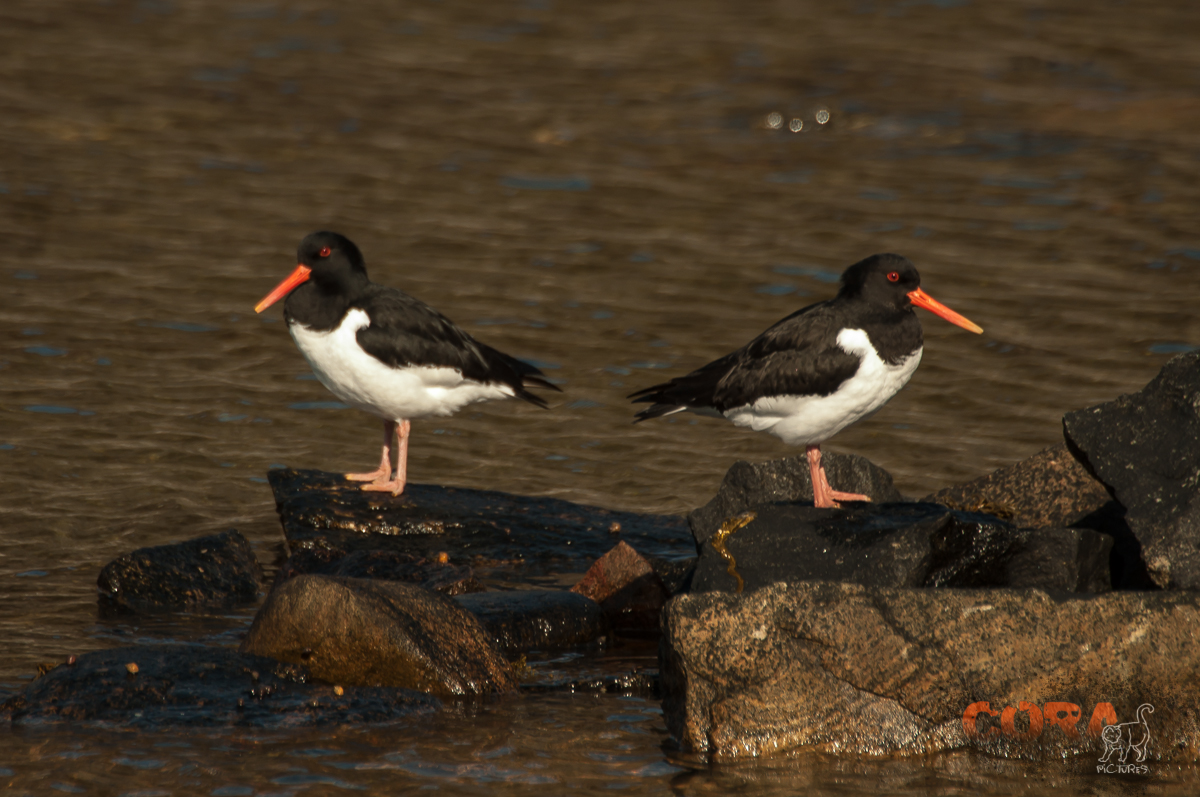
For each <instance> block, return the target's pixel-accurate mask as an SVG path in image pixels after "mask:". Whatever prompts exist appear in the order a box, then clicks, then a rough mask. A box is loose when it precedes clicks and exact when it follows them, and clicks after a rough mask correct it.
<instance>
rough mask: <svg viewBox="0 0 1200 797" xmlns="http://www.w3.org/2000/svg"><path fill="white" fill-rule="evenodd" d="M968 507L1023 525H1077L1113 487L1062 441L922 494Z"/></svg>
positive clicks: (953, 505)
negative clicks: (1081, 462) (1029, 455)
mask: <svg viewBox="0 0 1200 797" xmlns="http://www.w3.org/2000/svg"><path fill="white" fill-rule="evenodd" d="M922 500H923V501H927V502H931V503H935V504H943V505H945V506H948V507H950V508H951V509H961V510H963V511H965V512H982V513H985V514H988V515H995V516H996V517H998V518H1001V519H1003V520H1007V521H1008V522H1009V523H1012V524H1013V525H1014V526H1017V527H1019V528H1027V529H1036V528H1063V527H1066V526H1073V525H1075V524H1076V522H1078V521H1079V520H1082V519H1083V518H1085V517H1087V516H1088V515H1090V514H1092V513H1093V512H1095V511H1096V510H1098V509H1100V508H1101V507H1102V506H1104V505H1105V504H1107V503H1108V502H1109V501H1111V500H1112V496H1110V495H1109V494H1108V490H1107V489H1105V487H1104V485H1103V484H1101V483H1100V482H1098V481H1097V480H1096V479H1095V477H1093V476H1092V474H1090V473H1089V472H1088V470H1087V468H1085V467H1083V466H1082V465H1080V464H1079V462H1078V461H1076V459H1075V457H1073V456H1071V452H1070V451H1068V450H1067V447H1066V445H1065V444H1063V443H1059V444H1058V445H1055V446H1051V447H1050V448H1047V449H1044V450H1042V451H1039V452H1038V453H1037V454H1034V455H1033V456H1032V457H1030V458H1029V459H1026V460H1023V461H1021V462H1018V463H1017V464H1015V465H1010V466H1008V467H1006V468H1000V469H999V470H997V471H994V472H993V473H990V474H988V475H987V476H983V477H981V478H978V479H975V480H974V481H970V482H967V483H965V484H956V485H954V486H953V487H947V488H945V489H944V490H939V491H937V492H936V493H933V494H932V495H929V496H927V497H925V498H923V499H922Z"/></svg>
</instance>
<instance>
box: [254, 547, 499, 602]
mask: <svg viewBox="0 0 1200 797" xmlns="http://www.w3.org/2000/svg"><path fill="white" fill-rule="evenodd" d="M438 559H439V560H442V559H445V560H446V561H432V562H431V561H429V560H427V559H425V558H424V557H421V556H417V555H415V554H410V553H404V552H402V551H368V550H358V551H353V552H347V551H346V550H345V549H342V548H334V547H332V546H330V545H328V544H327V543H325V541H324V540H316V541H311V543H310V544H301V545H300V546H298V547H297V549H296V550H295V551H294V552H293V553H292V555H291V556H289V557H288V558H287V560H286V561H285V562H284V563H283V565H282V566H281V567H280V568H279V572H278V574H277V575H276V577H275V585H276V586H278V585H279V584H282V583H283V582H284V581H287V580H288V579H292V578H295V577H296V576H299V575H304V574H312V575H321V576H345V577H346V578H378V579H383V580H385V581H407V582H409V583H410V584H417V585H419V586H422V587H424V588H425V589H432V590H436V591H438V592H444V593H446V594H447V595H463V594H466V593H468V592H482V591H483V590H484V589H486V587H484V586H483V584H482V583H480V581H479V579H477V578H476V577H475V573H474V571H473V570H472V569H471V568H470V567H467V566H466V565H453V564H450V563H449V561H448V559H449V557H448V556H447V555H445V554H442V555H440V556H439V557H438Z"/></svg>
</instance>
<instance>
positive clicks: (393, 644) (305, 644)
mask: <svg viewBox="0 0 1200 797" xmlns="http://www.w3.org/2000/svg"><path fill="white" fill-rule="evenodd" d="M241 650H242V652H244V653H252V654H255V655H259V656H269V657H271V658H273V659H278V660H279V661H286V662H292V663H296V664H303V665H304V666H305V667H307V668H308V670H309V672H310V673H311V674H312V675H313V677H315V678H320V679H321V680H324V681H328V682H329V683H336V684H344V685H354V686H399V687H404V688H407V689H416V690H418V691H422V692H429V693H432V694H436V695H441V696H458V695H482V694H488V693H493V692H509V691H512V690H515V689H516V688H517V681H516V678H515V677H514V675H513V673H512V670H511V668H510V667H509V665H508V663H507V662H506V661H505V660H504V659H503V658H502V657H501V656H500V655H499V654H498V653H497V652H496V650H495V648H494V647H492V645H491V643H490V642H489V641H488V638H487V635H486V633H485V632H484V630H483V628H482V627H481V626H480V625H479V622H478V621H477V620H476V619H475V617H474V616H472V615H471V614H470V613H469V612H467V611H465V610H464V609H463V608H461V607H460V606H459V605H458V604H457V603H455V602H454V601H453V600H452V599H450V598H447V597H446V596H445V595H442V594H440V593H437V592H433V591H430V590H427V589H422V588H421V587H417V586H414V585H411V584H405V583H402V582H397V581H372V580H367V579H358V578H337V577H331V576H315V575H302V576H297V577H296V578H294V579H291V580H290V581H287V582H285V583H284V584H282V585H280V586H279V587H277V588H276V589H274V590H272V592H271V594H270V595H268V596H267V600H266V602H265V603H264V604H263V607H262V609H261V610H259V613H258V616H256V617H255V618H254V624H253V625H251V627H250V630H249V632H248V633H247V634H246V639H245V640H244V641H243V642H242V647H241Z"/></svg>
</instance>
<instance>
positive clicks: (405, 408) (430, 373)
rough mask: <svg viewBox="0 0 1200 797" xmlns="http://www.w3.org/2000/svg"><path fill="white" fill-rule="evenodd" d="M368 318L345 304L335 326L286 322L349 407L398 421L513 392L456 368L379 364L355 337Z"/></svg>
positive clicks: (314, 365) (310, 360) (442, 412)
mask: <svg viewBox="0 0 1200 797" xmlns="http://www.w3.org/2000/svg"><path fill="white" fill-rule="evenodd" d="M370 323H371V321H370V318H369V317H368V316H367V314H366V313H365V312H363V311H362V310H351V311H350V312H348V313H346V317H345V318H344V319H343V320H342V323H341V325H340V326H338V327H337V328H336V329H333V330H330V331H328V332H317V331H314V330H311V329H308V328H307V327H305V326H303V325H302V324H298V323H295V322H292V323H291V324H288V331H289V332H291V333H292V340H294V341H296V346H297V348H299V349H300V353H301V354H303V355H304V359H305V360H307V361H308V364H309V367H311V368H312V371H313V374H315V375H316V377H317V379H318V380H320V382H321V384H323V385H324V386H325V387H327V388H329V391H330V392H331V393H333V395H335V396H337V397H338V398H339V399H341V400H342V401H344V402H345V403H347V404H349V405H350V406H351V407H355V408H357V409H360V410H363V411H364V412H369V413H371V414H372V415H377V416H379V417H380V418H383V419H385V420H389V421H403V420H413V419H415V418H425V417H428V416H430V415H451V414H453V413H455V412H457V411H458V410H460V409H462V408H463V407H465V406H466V405H468V404H474V403H475V402H477V401H487V400H488V399H499V398H510V397H511V396H512V395H513V391H512V388H510V387H509V386H508V385H502V384H483V383H480V382H475V381H473V380H470V379H467V378H465V377H464V376H463V375H462V372H461V371H459V370H458V369H456V368H444V367H433V366H403V367H400V368H392V367H391V366H388V365H385V364H384V363H382V362H380V361H379V360H377V359H375V358H374V357H372V356H371V355H369V354H367V353H366V352H365V351H363V350H362V348H361V347H360V346H359V345H358V340H357V339H356V337H355V335H356V334H357V333H358V330H360V329H363V328H364V327H367V326H369V325H370Z"/></svg>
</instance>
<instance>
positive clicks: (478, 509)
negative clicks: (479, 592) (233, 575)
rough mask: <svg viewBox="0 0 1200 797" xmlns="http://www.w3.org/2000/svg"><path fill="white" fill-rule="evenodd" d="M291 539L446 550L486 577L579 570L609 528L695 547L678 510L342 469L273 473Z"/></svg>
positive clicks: (661, 546) (423, 554) (429, 553)
mask: <svg viewBox="0 0 1200 797" xmlns="http://www.w3.org/2000/svg"><path fill="white" fill-rule="evenodd" d="M268 478H269V480H270V482H271V487H272V489H273V490H274V492H275V502H276V506H277V508H278V511H279V517H280V521H281V522H282V524H283V532H284V535H285V536H286V537H287V541H288V547H289V549H290V550H291V551H292V552H293V553H296V552H297V551H298V550H300V549H302V548H305V547H319V546H325V547H327V548H329V549H336V550H338V551H344V552H345V553H346V554H350V553H354V552H356V551H378V550H384V551H397V552H401V553H405V554H411V555H414V556H417V557H420V558H423V559H426V560H430V561H432V560H435V559H436V557H437V554H438V553H441V552H449V554H450V555H451V556H452V557H453V558H454V560H455V561H457V562H462V563H467V564H470V566H471V567H472V568H473V569H474V571H475V572H476V573H477V574H482V575H483V576H484V577H488V578H502V579H509V580H516V581H528V580H529V579H530V578H531V577H537V576H545V575H559V574H562V573H573V572H578V573H582V572H584V571H585V570H587V568H588V566H589V565H590V564H591V563H592V562H593V561H594V560H596V559H598V558H600V557H601V556H603V555H604V553H605V552H606V551H608V549H609V548H611V547H612V545H613V532H612V531H610V529H611V528H613V527H614V524H616V527H617V528H619V529H620V535H621V537H620V538H621V539H623V540H625V541H627V542H629V543H630V544H631V545H634V546H636V547H637V549H638V550H639V551H642V552H643V553H644V554H647V555H652V556H662V557H666V558H674V557H678V556H680V555H681V554H690V553H692V550H693V545H692V540H691V537H690V535H689V534H688V531H687V527H686V524H685V522H684V521H683V519H682V518H677V517H668V516H664V515H640V514H636V513H632V512H614V511H611V510H607V509H600V508H597V507H589V506H582V505H580V504H573V503H571V502H569V501H562V500H559V499H555V498H531V497H526V496H516V495H509V494H506V493H499V492H489V491H485V490H470V489H466V488H457V487H438V486H435V485H426V484H409V485H408V486H407V487H406V488H405V491H404V493H403V494H402V495H400V496H398V497H392V496H391V495H387V494H381V493H365V492H363V491H362V490H361V489H359V488H360V486H361V485H359V484H357V483H353V482H349V481H347V480H346V479H345V478H344V477H342V476H341V475H340V474H334V473H324V472H321V471H295V470H290V469H275V470H271V471H269V472H268Z"/></svg>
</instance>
